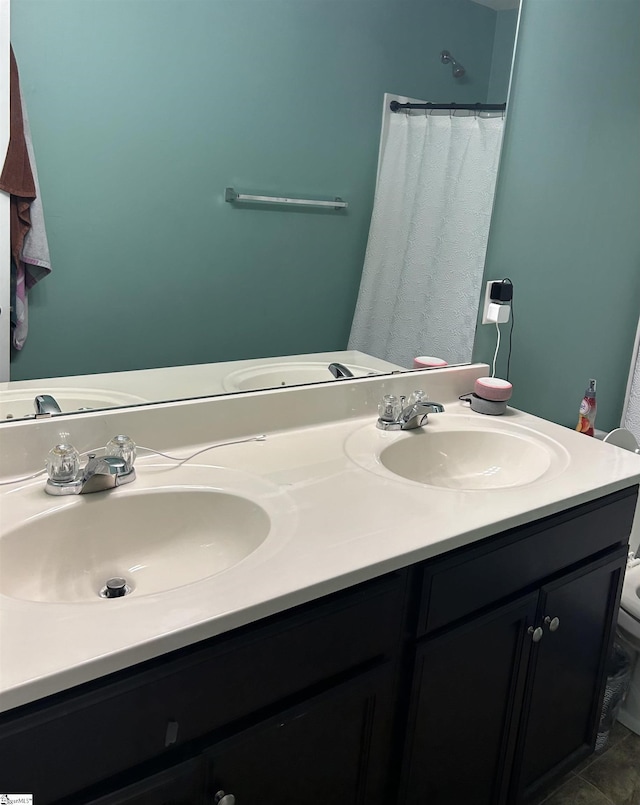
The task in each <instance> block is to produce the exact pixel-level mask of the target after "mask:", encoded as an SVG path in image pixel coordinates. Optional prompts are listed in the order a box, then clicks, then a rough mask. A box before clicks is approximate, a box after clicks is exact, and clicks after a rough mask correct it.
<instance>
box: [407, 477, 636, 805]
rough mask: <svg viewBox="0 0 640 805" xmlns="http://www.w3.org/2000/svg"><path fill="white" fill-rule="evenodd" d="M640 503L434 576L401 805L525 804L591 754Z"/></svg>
mask: <svg viewBox="0 0 640 805" xmlns="http://www.w3.org/2000/svg"><path fill="white" fill-rule="evenodd" d="M634 506H635V496H633V495H626V494H624V493H623V494H618V495H614V496H611V497H610V498H609V499H608V501H607V505H604V506H603V505H602V502H600V505H599V506H598V508H594V506H593V504H590V505H588V506H584V507H581V508H580V509H579V510H578V512H574V513H568V514H569V515H571V514H573V516H567V515H566V514H565V515H561V516H559V517H555V518H549V520H548V521H546V522H545V521H542V522H539V523H537V524H534V525H533V526H527V527H525V528H520V529H514V530H513V531H512V532H510V533H507V534H504V535H501V536H500V537H499V538H498V539H494V540H490V541H488V542H487V543H485V544H484V545H477V546H475V547H474V548H471V549H468V550H465V551H460V552H458V553H456V554H454V555H451V556H449V557H443V558H442V559H440V560H437V561H435V562H432V563H427V564H426V565H425V568H424V571H423V576H422V596H421V605H420V616H419V618H418V629H417V637H418V640H417V642H416V647H415V666H414V669H413V675H412V691H411V699H410V705H409V716H408V722H407V741H406V747H405V753H404V763H403V774H402V782H401V787H400V791H401V794H400V805H414V804H415V805H418V803H421V804H422V803H424V802H428V803H429V805H458V803H461V802H464V803H465V805H507V804H508V805H515V803H521V802H526V801H527V800H529V799H531V797H532V796H534V795H535V794H536V793H537V792H538V791H539V790H540V789H543V788H544V787H545V786H546V785H548V784H549V783H550V782H551V781H552V780H554V779H557V778H558V777H559V776H560V775H562V774H563V773H564V772H566V771H568V770H569V769H570V768H571V767H572V766H575V765H576V764H577V763H578V762H579V761H580V760H582V759H583V758H584V757H586V756H587V755H588V754H589V753H590V752H592V751H593V746H594V743H595V738H596V732H597V726H598V721H599V715H600V708H601V704H602V695H603V692H604V685H605V682H606V676H605V664H606V659H607V656H608V653H609V650H610V648H611V644H612V640H613V632H614V629H615V622H616V618H617V609H618V605H619V600H620V593H621V589H622V581H623V576H624V568H625V562H626V554H627V547H626V539H627V535H628V533H629V529H630V527H631V522H632V518H633V510H634ZM585 543H586V545H587V548H586V549H585ZM571 544H574V545H576V546H578V549H577V550H576V551H575V552H574V551H568V549H567V545H571ZM572 557H577V561H574V562H571V561H570V560H571V558H572Z"/></svg>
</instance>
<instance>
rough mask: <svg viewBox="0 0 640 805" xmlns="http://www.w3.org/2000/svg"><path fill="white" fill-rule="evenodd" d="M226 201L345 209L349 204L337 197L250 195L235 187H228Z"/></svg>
mask: <svg viewBox="0 0 640 805" xmlns="http://www.w3.org/2000/svg"><path fill="white" fill-rule="evenodd" d="M224 200H225V201H232V202H236V201H250V202H259V203H261V204H301V205H304V206H306V207H332V208H333V209H334V210H345V209H346V208H347V207H348V206H349V205H348V203H347V202H346V201H343V200H342V199H341V198H339V197H337V196H336V198H335V199H334V200H333V201H323V200H321V199H315V198H286V197H284V196H250V195H248V194H247V193H237V192H236V191H235V190H234V189H233V187H226V188H225V191H224Z"/></svg>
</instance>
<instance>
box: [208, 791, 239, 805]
mask: <svg viewBox="0 0 640 805" xmlns="http://www.w3.org/2000/svg"><path fill="white" fill-rule="evenodd" d="M213 802H214V805H235V802H236V798H235V797H234V796H233V794H225V792H224V791H218V792H216V794H215V795H214V797H213Z"/></svg>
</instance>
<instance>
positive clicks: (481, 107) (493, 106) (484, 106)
mask: <svg viewBox="0 0 640 805" xmlns="http://www.w3.org/2000/svg"><path fill="white" fill-rule="evenodd" d="M389 107H390V109H391V111H392V112H399V111H400V109H468V110H469V111H471V112H504V110H505V109H506V108H507V104H506V103H398V101H391V103H390V105H389Z"/></svg>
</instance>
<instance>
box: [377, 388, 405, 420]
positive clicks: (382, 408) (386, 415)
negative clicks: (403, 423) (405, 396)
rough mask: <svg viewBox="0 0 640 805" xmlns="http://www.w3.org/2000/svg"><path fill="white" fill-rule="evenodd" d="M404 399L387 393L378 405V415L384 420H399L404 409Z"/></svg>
mask: <svg viewBox="0 0 640 805" xmlns="http://www.w3.org/2000/svg"><path fill="white" fill-rule="evenodd" d="M402 405H403V403H402V400H401V399H398V398H397V397H396V396H395V395H393V394H385V395H384V397H383V398H382V402H381V403H380V405H379V406H378V416H379V417H380V419H381V420H382V422H397V421H398V419H399V417H400V413H401V411H402Z"/></svg>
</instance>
